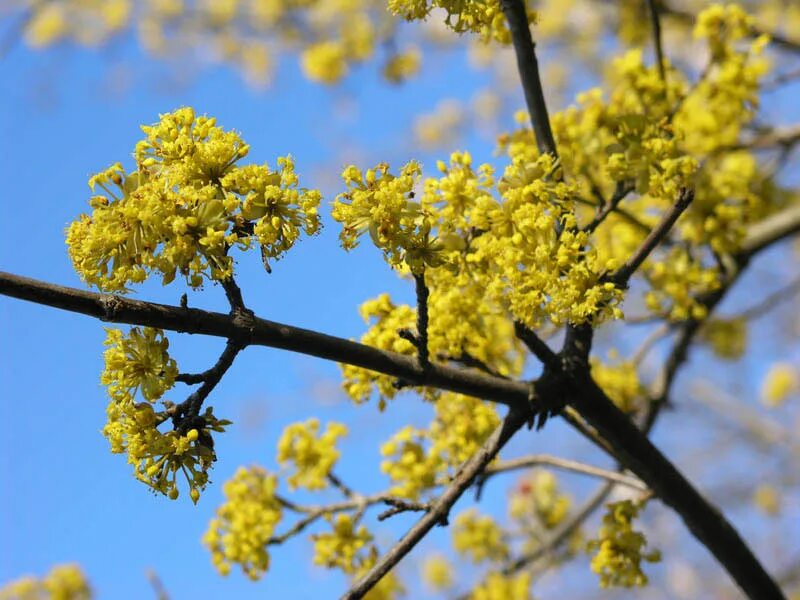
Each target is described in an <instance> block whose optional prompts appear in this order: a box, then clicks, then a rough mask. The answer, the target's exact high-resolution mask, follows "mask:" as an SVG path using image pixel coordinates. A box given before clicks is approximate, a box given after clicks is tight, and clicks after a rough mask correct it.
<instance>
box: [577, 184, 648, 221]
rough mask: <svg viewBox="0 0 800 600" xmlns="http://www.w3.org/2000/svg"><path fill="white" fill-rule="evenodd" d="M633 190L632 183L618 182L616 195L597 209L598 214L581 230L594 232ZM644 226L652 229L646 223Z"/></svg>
mask: <svg viewBox="0 0 800 600" xmlns="http://www.w3.org/2000/svg"><path fill="white" fill-rule="evenodd" d="M632 191H633V186H632V185H629V184H624V183H622V182H618V183H617V188H616V190H614V195H613V196H612V197H611V200H609V201H608V202H606V203H605V204H604V205H602V207H601V208H600V210H599V211H597V214H595V216H594V218H593V219H592V220H591V221H589V222H588V223H587V224H586V225H584V226H583V227H582V229H581V230H582V231H585V232H587V233H592V232H593V231H594V230H595V229H597V227H598V226H599V225H600V224H601V223H602V222H603V221H605V220H606V219H607V218H608V215H610V214H611V213H612V212H615V211H618V209H619V203H620V202H622V201H623V200H624V199H625V197H626V196H627V195H628V194H630V193H631V192H632ZM644 227H645V228H646V229H647V231H650V229H649V228H648V227H647V225H644Z"/></svg>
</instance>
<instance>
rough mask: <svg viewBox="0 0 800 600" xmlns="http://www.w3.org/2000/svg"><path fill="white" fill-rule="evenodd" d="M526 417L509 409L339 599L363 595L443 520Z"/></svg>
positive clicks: (345, 599) (348, 599)
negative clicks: (445, 485)
mask: <svg viewBox="0 0 800 600" xmlns="http://www.w3.org/2000/svg"><path fill="white" fill-rule="evenodd" d="M527 419H528V415H527V413H526V412H524V411H518V410H513V409H512V410H511V411H509V413H508V415H507V416H506V418H505V419H504V420H503V422H502V423H501V424H500V426H498V427H497V429H495V431H494V432H493V433H492V435H491V436H490V437H489V439H488V440H486V442H485V443H484V445H483V447H482V448H481V449H480V450H478V452H476V453H475V454H474V455H473V456H472V458H470V459H469V460H468V461H467V462H466V463H464V465H463V466H462V467H461V469H460V470H459V472H458V474H457V475H456V477H455V479H453V482H452V483H451V484H450V486H449V487H448V488H447V489H446V490H445V491H444V493H443V494H442V495H441V496H439V498H437V499H436V501H434V502H433V503H432V504H431V508H430V510H429V511H428V512H427V513H425V515H423V516H422V518H420V520H419V521H417V523H416V524H415V525H414V526H413V527H412V528H411V529H409V530H408V532H407V533H406V534H405V535H404V536H403V537H402V538H400V540H399V541H398V542H397V543H396V544H395V545H394V546H393V547H392V548H391V549H390V550H389V551H388V552H386V554H384V555H383V556H381V558H380V559H378V562H377V563H375V565H374V566H373V567H372V568H371V569H370V570H369V571H368V572H367V573H366V575H364V576H363V577H362V578H361V579H359V580H358V581H356V582H355V583H354V584H353V586H352V587H351V588H350V589H349V590H348V591H347V592H346V593H345V594H344V595H343V596H342V600H356V599H357V598H363V597H364V595H365V594H366V593H367V592H368V591H369V590H371V589H372V588H373V587H374V586H375V585H376V584H377V583H378V582H379V581H380V580H381V578H382V577H383V576H384V575H386V573H388V572H389V571H390V570H391V569H392V567H394V566H395V565H396V564H397V563H398V562H400V560H401V559H402V558H403V557H404V556H405V555H406V554H408V553H409V552H410V551H411V549H412V548H414V546H416V545H417V544H418V543H419V542H420V540H422V538H424V537H425V535H426V534H427V533H428V532H429V531H430V530H431V529H433V527H434V526H435V525H437V524H439V523H442V522H443V521H445V520H446V519H447V515H448V514H449V512H450V509H451V508H452V506H453V504H455V503H456V501H457V500H458V499H459V498H460V497H461V496H462V494H463V493H464V492H465V491H466V490H467V488H469V486H470V485H472V483H473V481H475V478H476V477H477V476H478V475H479V474H480V473H481V472H482V471H483V469H485V468H486V466H487V465H488V464H489V463H490V462H491V461H492V459H493V458H494V457H495V456H496V455H497V453H498V452H499V451H500V449H501V448H502V447H503V446H504V445H505V444H506V443H507V442H508V440H510V439H511V437H512V436H513V435H514V434H515V433H516V432H517V431H519V429H520V428H521V427H522V425H523V424H524V423H525V422H526V421H527Z"/></svg>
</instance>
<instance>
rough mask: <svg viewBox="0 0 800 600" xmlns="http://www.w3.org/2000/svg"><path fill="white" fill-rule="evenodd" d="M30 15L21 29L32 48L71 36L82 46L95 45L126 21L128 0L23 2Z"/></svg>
mask: <svg viewBox="0 0 800 600" xmlns="http://www.w3.org/2000/svg"><path fill="white" fill-rule="evenodd" d="M26 4H29V5H32V6H31V9H32V10H31V15H30V18H29V19H28V20H27V22H26V23H25V30H24V32H23V35H24V38H25V41H26V42H27V43H28V44H30V45H31V46H32V47H34V48H42V47H45V46H50V45H52V44H55V43H57V42H59V41H61V40H63V39H71V40H74V41H76V42H78V43H79V44H81V45H84V46H97V45H99V44H102V43H103V42H105V41H106V40H107V39H108V38H110V37H112V36H114V35H116V34H118V33H120V32H121V31H122V30H123V29H125V28H126V27H127V25H128V21H129V19H130V15H131V10H132V8H133V6H132V5H133V2H132V0H69V1H61V2H26Z"/></svg>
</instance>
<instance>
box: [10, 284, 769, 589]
mask: <svg viewBox="0 0 800 600" xmlns="http://www.w3.org/2000/svg"><path fill="white" fill-rule="evenodd" d="M0 294H4V295H7V296H13V297H16V298H20V299H24V300H30V301H33V302H38V303H39V304H46V305H50V306H55V307H58V308H64V309H67V310H71V311H73V312H79V313H83V314H88V315H91V316H94V317H96V318H99V319H102V320H106V321H113V322H123V323H129V324H136V325H149V326H152V327H160V328H163V329H170V330H173V331H185V332H191V333H199V334H205V335H215V336H220V337H225V338H228V339H235V340H242V342H244V343H247V344H253V345H262V346H270V347H274V348H281V349H284V350H291V351H294V352H301V353H304V354H308V355H311V356H318V357H320V358H326V359H329V360H335V361H338V362H345V363H348V364H352V365H355V366H359V367H363V368H366V369H370V370H373V371H378V372H380V373H384V374H387V375H392V376H395V377H400V378H403V379H405V380H408V381H411V382H413V383H414V384H416V385H431V386H436V387H438V388H441V389H446V390H451V391H455V392H459V393H463V394H467V395H470V396H475V397H479V398H485V399H487V400H493V401H495V402H501V403H503V404H508V405H509V406H511V407H512V408H513V409H515V410H512V413H513V414H514V415H516V417H515V419H516V420H519V419H520V418H521V419H522V421H523V422H524V421H526V420H527V419H528V418H529V416H530V407H529V403H528V402H529V393H530V385H529V384H527V383H523V382H514V381H508V380H504V379H499V378H494V377H489V376H487V375H482V374H480V373H475V372H470V371H464V370H458V369H453V368H450V367H444V366H440V365H431V366H430V367H429V368H428V369H422V368H421V367H420V366H419V364H418V361H416V360H414V359H413V358H411V357H408V356H403V355H399V354H395V353H392V352H386V351H383V350H379V349H376V348H370V347H369V346H365V345H363V344H358V343H356V342H351V341H348V340H343V339H340V338H336V337H333V336H329V335H325V334H322V333H317V332H314V331H309V330H306V329H300V328H296V327H290V326H288V325H282V324H278V323H273V322H271V321H266V320H264V319H259V318H256V317H252V318H251V319H249V320H247V321H243V320H242V319H238V318H237V316H236V315H223V314H220V313H214V312H207V311H202V310H198V309H189V308H181V307H173V306H165V305H163V304H154V303H153V304H151V303H147V302H141V301H138V300H130V299H127V298H120V297H117V296H105V295H102V294H96V293H92V292H86V291H82V290H76V289H72V288H64V287H61V286H56V285H52V284H48V283H43V282H39V281H36V280H33V279H27V278H24V277H19V276H16V275H10V274H6V273H2V272H0ZM546 374H547V373H546ZM553 376H554V377H555V380H554V381H550V382H542V385H537V388H536V389H537V394H536V398H537V400H538V399H541V400H542V402H543V405H544V406H549V405H550V404H553V405H555V404H557V403H559V402H564V401H569V403H570V405H571V406H572V407H573V408H575V409H576V411H577V412H578V413H579V414H580V416H581V417H582V418H583V419H585V420H586V421H587V422H588V423H589V424H590V425H591V426H592V427H594V428H595V429H596V430H597V431H598V433H599V434H600V435H601V436H602V437H603V438H605V440H606V441H607V442H608V443H609V444H610V446H611V448H612V450H613V454H614V456H615V457H618V458H619V459H620V460H621V462H622V463H623V465H624V466H625V467H626V468H628V469H629V470H631V471H633V472H634V473H635V474H636V475H637V476H638V477H639V478H640V479H641V480H642V481H644V482H645V483H646V484H647V485H648V486H649V487H650V488H651V489H652V490H653V491H654V492H655V493H656V494H657V495H658V496H659V497H660V498H661V499H662V500H663V501H664V502H665V503H666V504H668V505H670V506H672V507H673V508H674V509H675V510H676V511H677V512H678V513H679V514H680V515H681V517H683V519H684V521H685V522H686V523H687V525H688V526H689V529H690V530H691V531H692V532H693V533H694V534H695V535H696V536H697V538H698V539H699V540H700V541H701V542H702V543H703V544H705V545H706V546H707V547H708V548H709V550H710V551H711V552H712V553H713V554H714V556H715V557H716V558H717V559H718V560H719V561H720V563H721V564H722V565H723V566H724V567H725V568H726V569H727V570H728V572H729V573H730V574H731V576H732V577H733V578H734V579H736V581H737V582H738V583H739V584H740V585H741V586H742V589H743V590H745V591H746V592H747V593H748V594H749V595H751V597H754V598H773V597H774V598H781V597H782V596H781V595H780V591H779V590H778V589H777V588H776V586H775V584H774V582H772V581H771V580H770V579H769V576H768V575H767V574H766V572H765V571H764V569H763V567H762V566H761V565H760V564H759V562H758V561H757V560H756V559H755V557H754V556H753V555H752V553H751V552H750V549H749V548H748V547H747V545H746V544H745V543H744V541H743V540H742V539H741V538H740V537H739V535H738V534H737V533H736V531H735V530H734V529H733V528H732V527H731V526H730V524H729V523H728V522H727V521H726V520H725V519H724V517H723V516H722V515H721V514H720V513H719V512H718V511H717V510H716V509H715V508H713V507H712V506H711V505H709V504H708V503H707V502H706V501H705V499H704V498H703V497H702V496H700V494H699V493H698V492H697V491H696V490H695V489H694V488H693V487H692V485H691V484H690V483H689V482H688V481H687V480H686V479H685V478H684V477H683V476H682V475H681V474H680V473H679V472H678V471H677V469H675V467H674V466H673V465H672V464H671V463H670V462H669V461H668V460H667V458H666V457H664V455H663V454H661V452H659V450H658V449H657V448H656V447H655V446H653V444H652V443H651V442H650V441H649V440H648V439H647V437H645V436H644V435H643V434H642V432H640V431H639V430H638V429H637V428H636V427H635V426H634V425H633V423H631V421H630V420H629V419H628V418H627V417H626V416H625V415H624V414H622V413H621V412H620V411H619V409H617V408H616V407H615V406H614V404H613V403H612V402H611V400H609V399H608V397H606V396H605V394H604V393H603V392H602V390H600V388H598V387H597V385H596V384H595V383H594V381H592V380H591V378H590V377H589V375H588V371H587V370H585V369H578V370H575V371H574V372H571V373H570V374H569V375H566V376H565V374H563V373H558V372H555V373H553ZM520 415H521V417H520ZM517 428H518V427H517ZM515 430H516V429H515ZM458 495H460V493H459V494H458ZM447 497H448V492H446V493H445V495H443V496H442V499H446V498H447ZM431 526H432V525H431ZM428 529H429V527H428ZM406 551H407V550H406ZM756 591H758V592H759V593H758V594H756V595H754V594H755V592H756Z"/></svg>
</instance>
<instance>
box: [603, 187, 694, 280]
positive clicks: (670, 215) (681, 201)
mask: <svg viewBox="0 0 800 600" xmlns="http://www.w3.org/2000/svg"><path fill="white" fill-rule="evenodd" d="M693 199H694V190H688V189H682V190H681V191H680V192H679V193H678V199H677V201H676V202H675V204H673V206H672V208H671V209H670V210H669V211H667V213H666V214H665V215H664V217H663V218H662V219H661V221H660V222H659V223H658V225H656V226H655V227H654V228H653V230H652V231H651V232H650V235H648V236H647V237H646V238H645V240H644V241H643V242H642V245H641V246H639V248H638V249H637V250H636V252H634V253H633V255H632V256H631V257H630V258H629V259H628V260H627V261H625V264H624V265H622V266H621V267H620V268H619V269H618V270H617V271H616V272H615V273H614V274H612V275H611V276H610V277H609V280H610V281H613V282H614V284H615V285H617V286H618V287H621V288H625V287H627V286H628V281H629V280H630V278H631V276H632V275H633V274H634V273H635V272H636V270H637V269H638V268H639V267H640V266H641V264H642V263H643V262H644V261H645V259H646V258H647V257H648V256H649V255H650V253H651V252H652V251H653V250H654V249H655V247H656V246H658V244H659V243H660V242H661V240H663V239H664V238H665V237H666V236H667V234H668V233H669V230H670V229H672V226H673V225H674V224H675V221H677V220H678V217H680V216H681V214H683V211H685V210H686V209H687V208H688V207H689V204H691V202H692V200H693Z"/></svg>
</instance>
